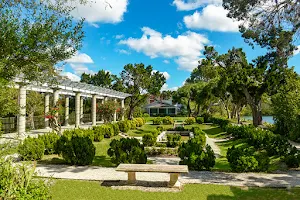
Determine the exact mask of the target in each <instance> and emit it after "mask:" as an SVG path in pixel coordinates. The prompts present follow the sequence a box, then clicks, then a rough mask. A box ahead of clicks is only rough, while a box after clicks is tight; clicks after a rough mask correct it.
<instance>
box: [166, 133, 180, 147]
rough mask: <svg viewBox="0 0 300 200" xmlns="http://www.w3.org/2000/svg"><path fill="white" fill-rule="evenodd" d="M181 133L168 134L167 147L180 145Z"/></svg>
mask: <svg viewBox="0 0 300 200" xmlns="http://www.w3.org/2000/svg"><path fill="white" fill-rule="evenodd" d="M180 142H181V135H180V134H167V147H172V148H174V147H177V146H179V145H180Z"/></svg>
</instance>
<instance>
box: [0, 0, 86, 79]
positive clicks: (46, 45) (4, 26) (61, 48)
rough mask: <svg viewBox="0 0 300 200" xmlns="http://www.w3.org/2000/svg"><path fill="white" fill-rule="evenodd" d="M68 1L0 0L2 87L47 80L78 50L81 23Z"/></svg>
mask: <svg viewBox="0 0 300 200" xmlns="http://www.w3.org/2000/svg"><path fill="white" fill-rule="evenodd" d="M71 1H72V0H43V1H42V0H38V1H32V0H22V1H20V0H0V26H1V30H0V35H1V37H0V83H1V84H7V82H9V81H10V80H11V79H13V78H14V77H15V76H18V75H22V76H23V78H24V79H27V80H37V79H39V80H44V79H46V78H47V79H48V78H49V77H50V75H51V74H56V73H55V68H54V65H56V64H58V63H60V62H62V61H64V60H66V59H68V58H70V57H71V56H72V55H73V54H74V53H75V52H76V51H77V50H78V49H79V48H80V47H81V41H82V38H83V31H82V25H83V20H79V21H77V22H76V21H75V20H74V18H73V16H72V15H71V11H72V10H73V9H75V7H73V6H71V4H70V2H71Z"/></svg>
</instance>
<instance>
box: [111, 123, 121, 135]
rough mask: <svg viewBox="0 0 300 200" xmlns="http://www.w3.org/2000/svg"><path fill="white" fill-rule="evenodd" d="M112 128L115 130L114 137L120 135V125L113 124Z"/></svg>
mask: <svg viewBox="0 0 300 200" xmlns="http://www.w3.org/2000/svg"><path fill="white" fill-rule="evenodd" d="M111 126H112V127H113V130H114V136H117V135H119V133H120V129H119V125H118V123H113V124H111Z"/></svg>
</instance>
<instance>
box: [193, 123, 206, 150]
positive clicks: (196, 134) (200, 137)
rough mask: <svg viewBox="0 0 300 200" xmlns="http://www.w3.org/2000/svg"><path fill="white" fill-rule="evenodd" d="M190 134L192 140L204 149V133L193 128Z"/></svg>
mask: <svg viewBox="0 0 300 200" xmlns="http://www.w3.org/2000/svg"><path fill="white" fill-rule="evenodd" d="M192 132H193V133H194V138H196V139H197V141H198V142H199V143H200V144H201V146H202V147H204V145H205V143H206V137H205V133H204V132H203V131H202V130H201V129H200V128H199V127H193V129H192Z"/></svg>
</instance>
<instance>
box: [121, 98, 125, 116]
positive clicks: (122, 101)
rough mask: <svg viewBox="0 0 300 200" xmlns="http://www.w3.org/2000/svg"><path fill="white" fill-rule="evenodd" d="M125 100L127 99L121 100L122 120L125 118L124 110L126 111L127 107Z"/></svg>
mask: <svg viewBox="0 0 300 200" xmlns="http://www.w3.org/2000/svg"><path fill="white" fill-rule="evenodd" d="M124 101H125V100H124V99H122V100H121V109H122V120H124V112H125V110H124V108H125V105H124Z"/></svg>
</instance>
